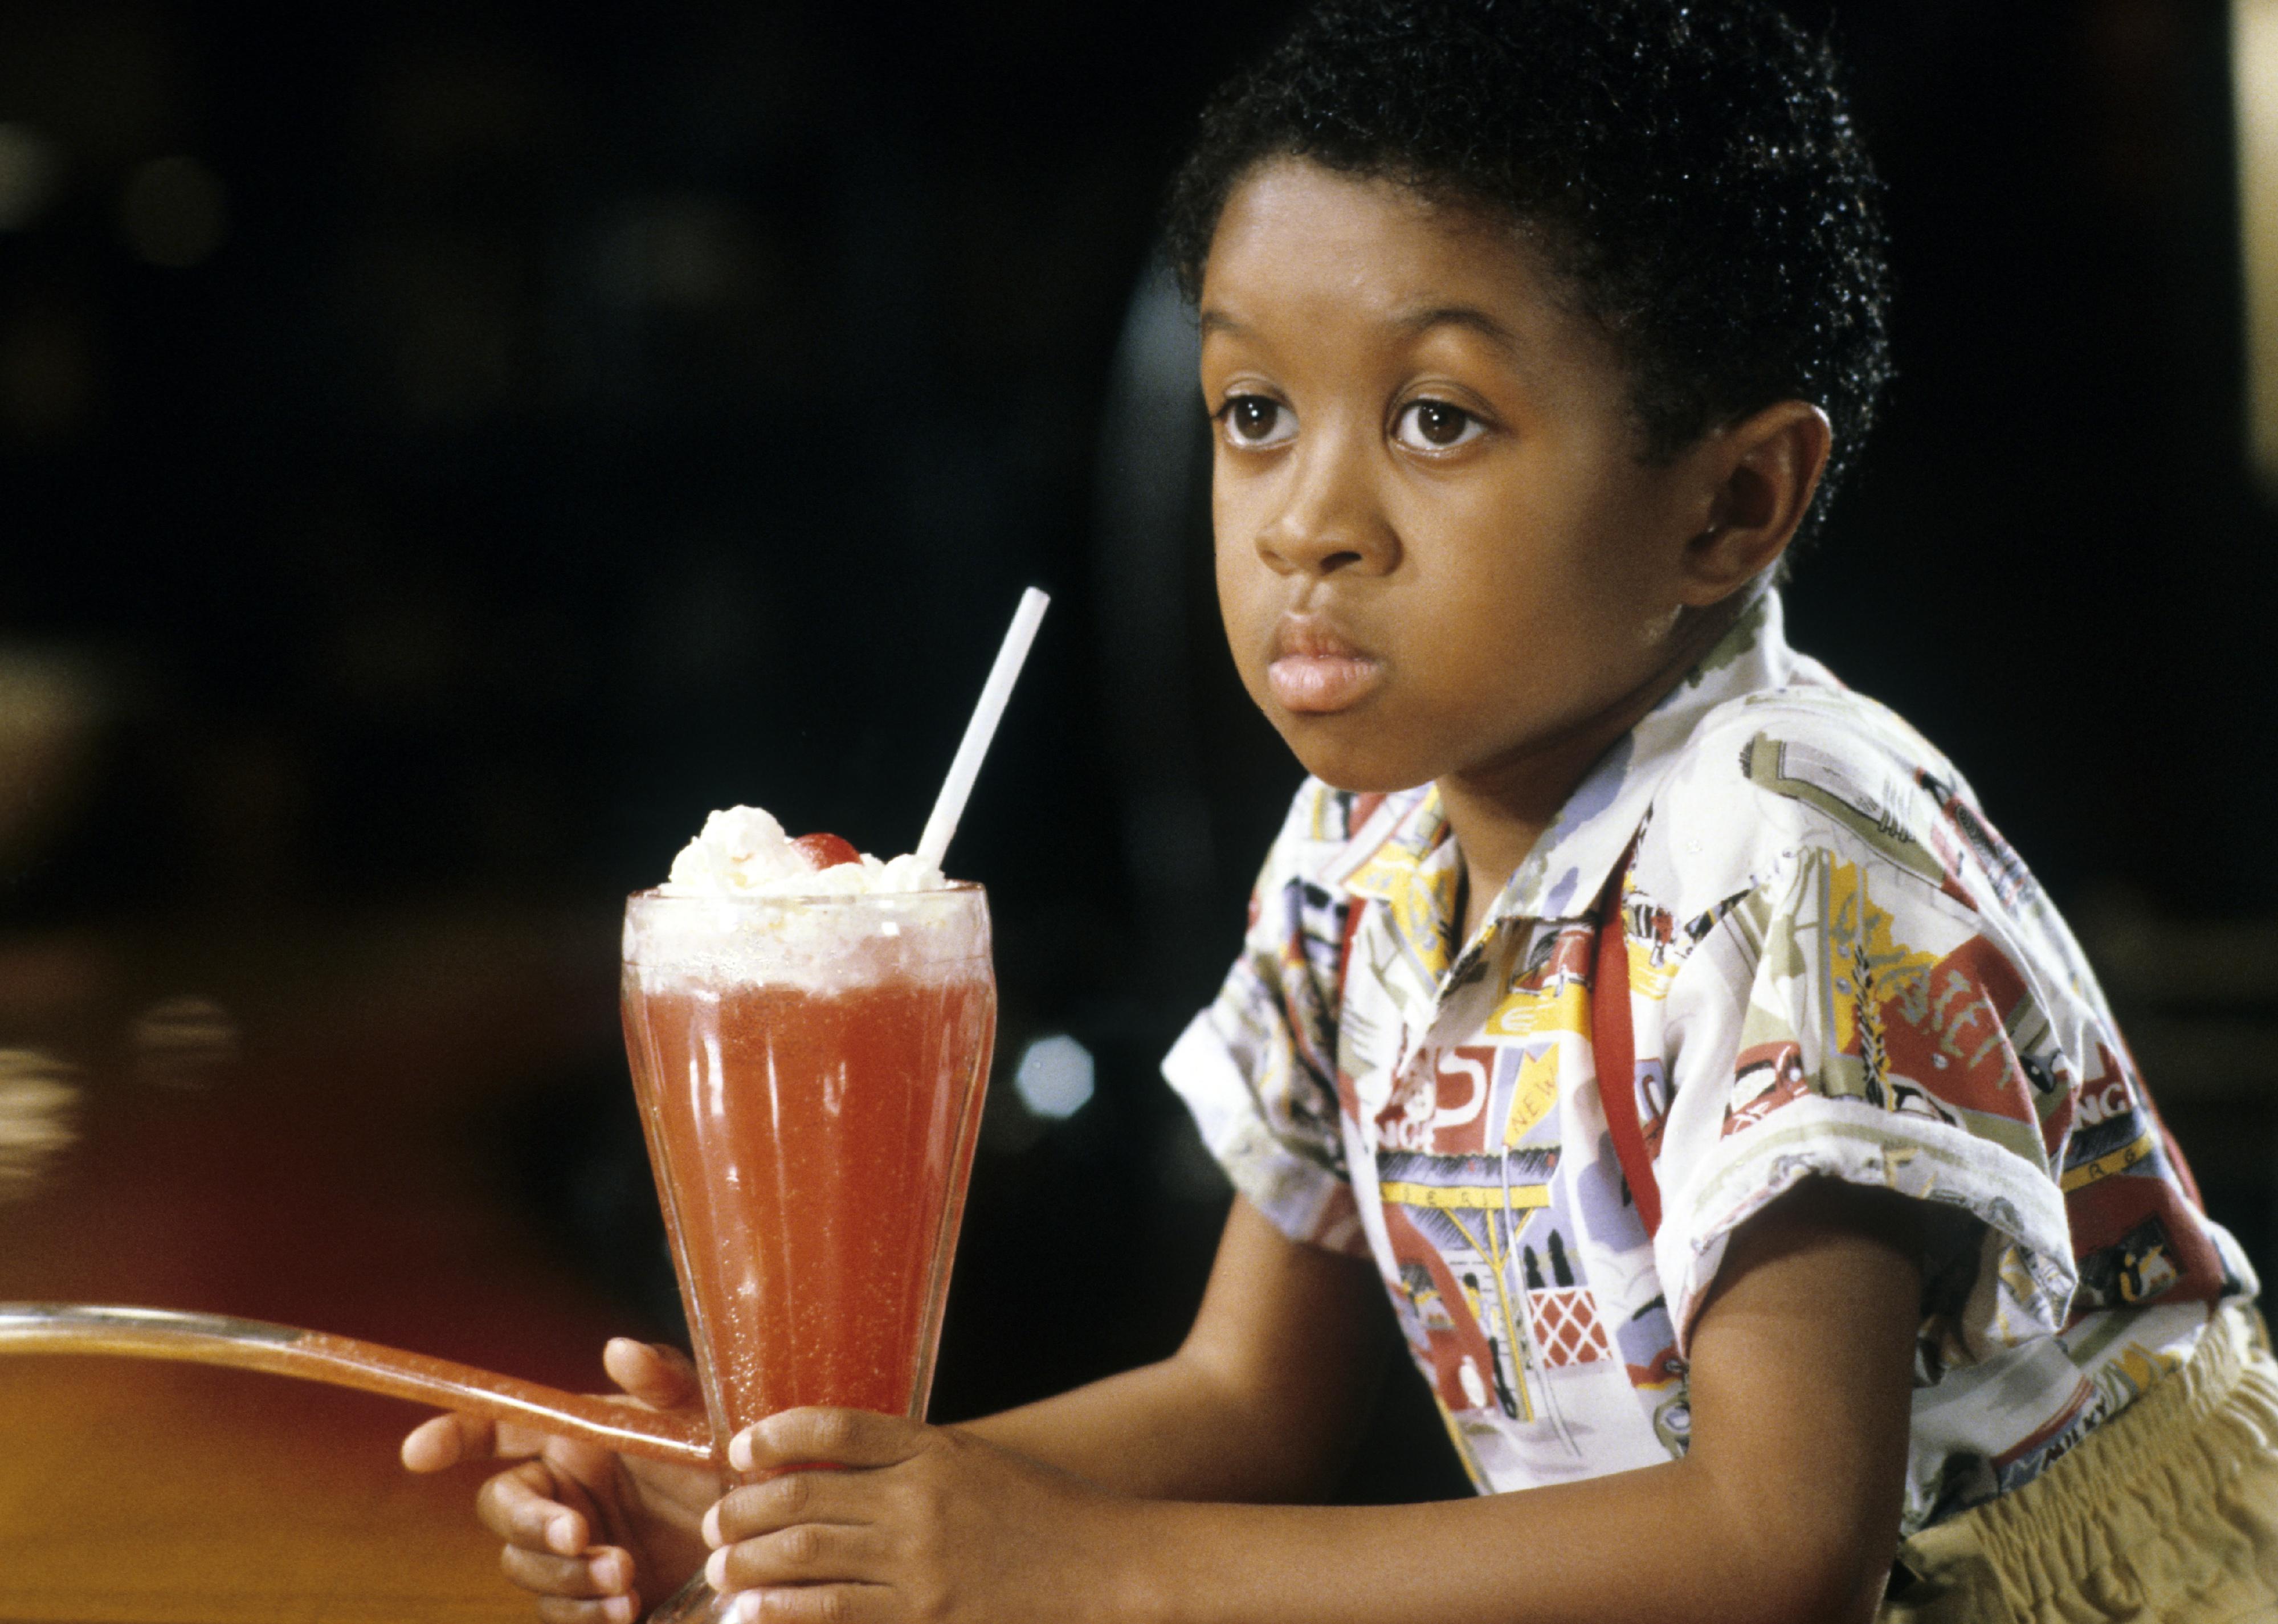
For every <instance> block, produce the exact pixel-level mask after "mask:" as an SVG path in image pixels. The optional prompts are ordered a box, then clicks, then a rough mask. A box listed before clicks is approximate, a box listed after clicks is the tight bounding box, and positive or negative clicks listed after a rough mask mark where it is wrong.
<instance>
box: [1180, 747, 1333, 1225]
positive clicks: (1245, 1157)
mask: <svg viewBox="0 0 2278 1624" xmlns="http://www.w3.org/2000/svg"><path fill="white" fill-rule="evenodd" d="M1340 799H1341V798H1339V797H1337V796H1336V795H1335V793H1334V792H1332V791H1329V790H1328V789H1326V786H1324V785H1319V784H1317V783H1314V782H1311V781H1310V780H1309V781H1308V782H1307V784H1306V785H1305V786H1304V788H1303V789H1302V790H1300V791H1299V792H1298V795H1297V800H1296V804H1295V805H1294V806H1292V808H1290V815H1289V819H1288V823H1286V824H1285V825H1284V826H1283V829H1282V831H1281V834H1280V838H1279V839H1276V840H1275V841H1274V844H1273V850H1272V851H1271V852H1269V853H1268V854H1267V855H1266V859H1265V869H1264V870H1263V871H1262V872H1261V873H1260V874H1259V876H1258V879H1257V888H1256V890H1255V891H1253V892H1251V895H1250V926H1249V929H1248V931H1247V932H1246V933H1245V935H1244V937H1243V939H1242V953H1241V954H1240V956H1239V957H1237V958H1236V959H1235V962H1234V968H1233V969H1231V970H1230V971H1229V972H1228V973H1227V978H1226V983H1225V985H1224V986H1222V987H1221V988H1220V989H1219V995H1218V997H1217V999H1216V1000H1213V1001H1212V1004H1211V1005H1210V1007H1208V1008H1206V1009H1204V1011H1203V1012H1202V1013H1201V1014H1199V1015H1196V1017H1195V1018H1194V1020H1193V1021H1192V1022H1191V1023H1189V1025H1188V1027H1187V1030H1186V1031H1185V1032H1184V1033H1183V1034H1182V1035H1181V1037H1180V1038H1179V1040H1178V1042H1177V1043H1176V1044H1175V1045H1173V1047H1172V1049H1171V1052H1170V1053H1169V1055H1168V1056H1166V1058H1165V1060H1164V1061H1163V1075H1164V1076H1165V1078H1166V1079H1167V1080H1168V1081H1169V1083H1170V1084H1171V1086H1172V1087H1173V1089H1174V1090H1176V1091H1177V1092H1178V1093H1179V1095H1180V1097H1181V1099H1184V1100H1185V1101H1186V1103H1187V1107H1188V1109H1189V1110H1190V1111H1192V1112H1193V1113H1194V1118H1195V1124H1196V1128H1197V1129H1199V1130H1201V1133H1202V1138H1203V1143H1204V1145H1206V1146H1208V1147H1209V1149H1210V1153H1211V1154H1212V1156H1213V1157H1215V1158H1216V1159H1217V1161H1218V1162H1219V1166H1220V1167H1222V1168H1225V1169H1226V1173H1227V1177H1228V1178H1229V1179H1231V1180H1232V1181H1233V1183H1234V1187H1235V1189H1236V1190H1237V1191H1241V1193H1242V1195H1244V1196H1246V1197H1247V1198H1248V1199H1249V1200H1250V1204H1251V1205H1252V1206H1254V1207H1257V1209H1258V1211H1260V1212H1261V1213H1263V1214H1265V1216H1266V1217H1267V1218H1268V1219H1269V1220H1271V1221H1272V1222H1273V1224H1274V1226H1275V1227H1276V1228H1277V1229H1280V1231H1281V1232H1282V1233H1283V1234H1285V1235H1287V1236H1288V1237H1290V1238H1291V1239H1293V1240H1296V1241H1300V1242H1303V1243H1305V1244H1307V1245H1316V1246H1323V1247H1326V1248H1328V1249H1330V1250H1333V1251H1338V1252H1352V1253H1356V1254H1365V1252H1366V1250H1367V1243H1366V1240H1365V1237H1364V1236H1363V1235H1362V1233H1361V1230H1360V1225H1359V1222H1358V1218H1357V1212H1356V1209H1355V1207H1354V1203H1353V1193H1352V1185H1351V1184H1350V1182H1349V1176H1348V1175H1347V1172H1346V1168H1345V1156H1344V1141H1343V1137H1342V1131H1341V1128H1340V1125H1339V1106H1338V1095H1337V1084H1336V1047H1337V1046H1336V1010H1337V977H1338V974H1339V971H1340V969H1341V964H1340V960H1341V957H1342V946H1343V921H1344V915H1345V909H1346V908H1349V906H1350V902H1349V899H1347V898H1346V897H1344V896H1343V895H1342V893H1341V892H1334V893H1333V892H1330V891H1328V890H1326V889H1325V888H1323V887H1322V886H1321V885H1319V884H1318V883H1317V882H1316V881H1314V880H1313V879H1312V878H1311V872H1312V869H1314V867H1315V866H1316V864H1317V863H1318V862H1319V860H1320V858H1321V856H1322V855H1323V854H1325V853H1326V851H1329V850H1333V849H1334V841H1325V840H1324V839H1321V838H1320V831H1322V830H1323V829H1324V827H1325V825H1326V826H1332V827H1334V828H1335V829H1336V830H1338V831H1342V819H1343V816H1344V809H1343V808H1342V807H1341V806H1339V805H1337V804H1335V803H1336V801H1338V800H1340Z"/></svg>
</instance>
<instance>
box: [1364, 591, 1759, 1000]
mask: <svg viewBox="0 0 2278 1624" xmlns="http://www.w3.org/2000/svg"><path fill="white" fill-rule="evenodd" d="M1795 659H1796V656H1795V655H1794V653H1793V651H1792V650H1791V649H1790V648H1789V647H1788V645H1787V637H1786V626H1785V615H1784V613H1783V610H1782V608H1781V604H1780V596H1779V594H1778V592H1777V591H1776V590H1767V591H1765V592H1764V593H1763V594H1762V595H1760V596H1759V597H1758V598H1757V599H1756V601H1754V603H1752V604H1750V605H1749V606H1748V608H1747V609H1744V610H1742V611H1741V613H1740V617H1739V619H1737V620H1735V621H1734V622H1733V623H1732V624H1731V628H1730V629H1729V630H1727V631H1726V632H1725V633H1724V636H1723V637H1722V638H1720V639H1718V640H1717V641H1716V647H1713V648H1711V649H1710V650H1709V652H1708V654H1707V655H1704V656H1702V658H1701V663H1699V664H1698V665H1696V666H1694V667H1693V669H1692V670H1690V671H1688V672H1687V673H1686V676H1685V678H1684V679H1683V680H1682V681H1680V682H1679V683H1678V685H1677V686H1675V687H1673V688H1671V689H1670V691H1669V692H1668V693H1665V694H1663V696H1662V698H1661V700H1660V701H1659V702H1658V703H1656V704H1655V706H1654V708H1653V709H1651V710H1650V711H1648V712H1647V714H1646V715H1645V716H1644V717H1643V718H1642V719H1641V720H1640V721H1639V723H1638V724H1637V725H1636V726H1634V727H1632V729H1631V730H1630V731H1629V732H1626V733H1624V734H1623V735H1622V737H1621V738H1620V739H1617V740H1615V741H1614V744H1613V746H1612V747H1611V748H1609V750H1607V752H1606V753H1605V754H1604V755H1601V756H1600V757H1599V758H1598V761H1597V762H1596V764H1595V765H1594V766H1593V767H1592V768H1591V769H1590V770H1589V772H1588V773H1586V775H1585V776H1584V777H1583V779H1582V782H1581V783H1580V784H1579V785H1576V786H1575V789H1574V793H1572V794H1571V795H1569V796H1568V797H1567V798H1566V804H1565V805H1564V806H1563V807H1561V808H1559V811H1558V816H1557V817H1556V819H1555V820H1554V821H1553V822H1552V823H1551V825H1550V827H1549V828H1548V829H1547V830H1545V831H1543V833H1542V838H1541V839H1540V840H1538V841H1536V842H1535V846H1534V849H1533V851H1532V852H1530V853H1529V854H1527V858H1526V861H1525V862H1522V863H1521V864H1519V866H1518V869H1517V872H1516V873H1514V874H1513V875H1512V876H1511V877H1510V882H1509V883H1508V884H1506V885H1504V886H1503V888H1502V895H1501V896H1499V897H1497V898H1496V899H1495V904H1494V908H1492V909H1491V910H1490V911H1489V915H1488V916H1489V918H1490V919H1492V920H1502V919H1507V918H1527V919H1565V918H1574V917H1579V915H1583V914H1585V913H1586V912H1588V911H1589V908H1591V906H1592V904H1593V903H1594V902H1595V901H1596V900H1597V897H1598V893H1599V892H1601V891H1602V890H1604V889H1605V885H1606V878H1607V876H1609V874H1611V873H1612V872H1613V868H1614V864H1615V863H1616V862H1618V861H1620V858H1621V855H1622V854H1623V852H1624V851H1625V850H1627V849H1628V847H1629V843H1630V839H1631V837H1632V836H1633V835H1634V834H1636V833H1637V831H1638V825H1639V824H1640V823H1643V822H1644V821H1645V815H1646V808H1647V807H1648V806H1649V805H1651V804H1652V801H1653V797H1654V794H1655V792H1656V791H1657V790H1659V789H1660V787H1661V784H1662V780H1663V778H1667V777H1668V776H1669V770H1670V767H1671V766H1673V765H1674V764H1675V763H1676V761H1677V756H1678V752H1679V751H1680V750H1682V749H1683V748H1684V747H1685V743H1686V740H1687V739H1690V738H1691V737H1692V736H1693V729H1694V728H1695V727H1697V726H1698V725H1699V724H1700V723H1701V718H1702V717H1703V716H1707V715H1708V714H1709V712H1710V711H1712V710H1714V709H1716V708H1717V707H1718V706H1719V705H1723V704H1724V703H1726V702H1727V701H1731V700H1735V699H1738V698H1739V697H1740V696H1741V695H1743V694H1747V693H1754V692H1756V691H1757V690H1759V689H1762V688H1772V687H1777V686H1781V685H1782V684H1784V683H1785V682H1787V681H1788V680H1789V679H1790V678H1791V676H1792V675H1793V672H1794V670H1795ZM1447 832H1448V820H1447V816H1446V814H1445V813H1444V812H1443V811H1442V810H1441V806H1440V794H1439V791H1438V790H1437V789H1435V788H1434V787H1433V786H1432V785H1428V784H1427V785H1423V786H1422V787H1421V788H1418V789H1413V790H1408V791H1405V792H1403V793H1400V794H1397V795H1389V796H1387V797H1386V798H1385V800H1384V801H1383V803H1382V804H1381V805H1380V806H1379V807H1378V808H1375V810H1374V811H1373V813H1372V815H1371V816H1368V817H1367V818H1366V819H1365V820H1364V821H1363V822H1362V823H1361V826H1360V827H1359V828H1358V829H1357V831H1355V832H1354V835H1353V838H1352V839H1349V840H1347V841H1346V842H1344V843H1343V844H1342V846H1338V847H1337V848H1336V850H1335V852H1334V854H1332V855H1331V856H1330V858H1329V859H1328V861H1327V862H1325V863H1324V864H1323V865H1322V868H1321V869H1320V878H1321V880H1322V882H1323V883H1324V884H1325V885H1330V886H1341V887H1342V888H1343V889H1344V890H1345V891H1347V892H1349V893H1351V894H1352V895H1354V896H1360V897H1370V898H1374V899H1378V900H1383V901H1385V902H1387V903H1388V904H1390V905H1391V906H1392V908H1393V911H1394V913H1395V915H1397V916H1398V922H1399V923H1402V924H1403V931H1402V934H1403V936H1404V937H1405V936H1410V935H1412V936H1414V937H1415V938H1417V940H1416V943H1415V946H1417V947H1418V949H1419V950H1420V949H1423V948H1424V947H1425V946H1426V942H1427V941H1430V942H1444V941H1445V939H1446V931H1447V920H1448V918H1449V915H1452V913H1453V912H1454V908H1455V885H1456V875H1455V865H1454V858H1453V851H1452V848H1451V847H1450V846H1449V842H1448V839H1447ZM1427 914H1434V915H1436V923H1433V925H1431V926H1430V927H1429V928H1427V927H1426V915H1427ZM1410 915H1413V917H1410ZM1441 955H1442V956H1443V955H1444V949H1442V950H1441Z"/></svg>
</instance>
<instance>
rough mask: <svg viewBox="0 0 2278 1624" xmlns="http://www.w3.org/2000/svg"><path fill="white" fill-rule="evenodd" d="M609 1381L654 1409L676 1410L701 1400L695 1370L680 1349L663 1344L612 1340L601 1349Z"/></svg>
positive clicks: (620, 1339) (603, 1364) (602, 1366)
mask: <svg viewBox="0 0 2278 1624" xmlns="http://www.w3.org/2000/svg"><path fill="white" fill-rule="evenodd" d="M601 1368H602V1369H604V1370H606V1371H608V1373H609V1380H611V1381H612V1382H615V1383H616V1384H617V1385H618V1386H619V1387H622V1388H623V1389H624V1390H625V1391H626V1392H628V1393H630V1394H631V1395H632V1396H633V1397H634V1398H638V1399H639V1400H640V1401H641V1402H642V1403H643V1404H645V1405H647V1406H650V1407H651V1408H652V1409H658V1410H677V1409H679V1408H681V1407H683V1406H686V1405H692V1404H694V1403H696V1402H697V1400H698V1398H699V1392H698V1389H697V1382H696V1367H695V1366H694V1365H692V1364H691V1363H690V1362H689V1359H688V1355H686V1354H685V1353H683V1352H681V1351H680V1350H679V1349H678V1348H674V1347H667V1346H666V1345H664V1344H662V1343H657V1342H636V1341H634V1340H633V1339H632V1338H631V1337H611V1338H610V1339H609V1343H608V1346H607V1347H605V1348H603V1349H602V1350H601Z"/></svg>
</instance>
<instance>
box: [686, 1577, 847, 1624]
mask: <svg viewBox="0 0 2278 1624" xmlns="http://www.w3.org/2000/svg"><path fill="white" fill-rule="evenodd" d="M887 1597H888V1591H887V1590H886V1587H885V1586H883V1585H877V1584H793V1585H784V1586H779V1587H778V1588H776V1589H775V1590H745V1591H742V1592H741V1593H739V1594H738V1595H737V1596H736V1597H734V1598H733V1599H732V1600H730V1603H729V1605H728V1607H727V1610H726V1611H725V1612H724V1613H722V1614H721V1620H722V1624H868V1620H873V1619H883V1618H884V1617H885V1616H886V1613H885V1611H884V1608H885V1604H886V1600H887Z"/></svg>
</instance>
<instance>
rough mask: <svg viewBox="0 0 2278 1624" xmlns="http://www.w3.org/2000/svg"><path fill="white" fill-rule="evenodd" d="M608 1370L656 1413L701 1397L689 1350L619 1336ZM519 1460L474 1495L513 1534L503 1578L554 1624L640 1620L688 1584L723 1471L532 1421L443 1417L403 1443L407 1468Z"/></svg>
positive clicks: (490, 1521)
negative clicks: (644, 1454) (624, 1449)
mask: <svg viewBox="0 0 2278 1624" xmlns="http://www.w3.org/2000/svg"><path fill="white" fill-rule="evenodd" d="M601 1364H602V1367H603V1368H604V1369H606V1370H607V1371H608V1374H609V1379H610V1380H612V1381H614V1382H615V1383H617V1385H618V1386H620V1387H622V1388H623V1389H624V1390H625V1392H626V1393H627V1394H629V1395H630V1399H629V1400H628V1402H631V1403H634V1404H639V1405H643V1406H647V1407H648V1408H651V1409H658V1410H673V1409H680V1408H684V1407H686V1406H692V1405H694V1404H696V1403H698V1402H699V1399H698V1397H697V1386H696V1373H695V1371H694V1369H693V1368H692V1367H691V1366H690V1364H689V1362H688V1360H687V1358H686V1356H685V1355H684V1354H682V1353H681V1352H679V1351H678V1350H677V1349H673V1348H665V1347H657V1346H653V1345H651V1344H647V1343H642V1342H635V1341H632V1340H631V1339H630V1338H628V1337H617V1338H615V1339H614V1340H612V1341H611V1342H610V1343H609V1344H608V1347H607V1348H606V1349H604V1350H603V1352H602V1355H601ZM475 1459H501V1460H520V1461H521V1462H522V1464H521V1465H519V1466H516V1467H513V1468H511V1469H510V1470H508V1471H504V1472H501V1473H500V1474H499V1475H497V1476H495V1477H493V1478H492V1479H490V1481H489V1482H485V1484H484V1485H483V1486H482V1489H481V1490H480V1491H479V1492H478V1494H477V1496H476V1497H475V1514H476V1516H477V1517H478V1519H479V1520H480V1521H481V1522H482V1525H483V1526H484V1527H485V1528H488V1529H489V1530H490V1531H491V1532H492V1533H493V1534H495V1535H497V1536H499V1537H500V1538H501V1539H502V1540H504V1541H505V1542H506V1549H505V1551H503V1552H501V1561H500V1565H501V1567H503V1568H504V1569H505V1572H506V1576H507V1577H508V1579H510V1580H512V1581H513V1582H515V1583H516V1584H518V1585H520V1586H521V1587H522V1588H523V1589H524V1590H528V1591H530V1592H531V1593H532V1594H533V1595H535V1596H537V1597H538V1598H539V1604H538V1615H539V1618H540V1619H542V1620H545V1621H546V1624H632V1620H634V1619H636V1618H638V1617H639V1616H640V1613H641V1611H642V1609H643V1608H645V1607H646V1606H649V1605H654V1603H656V1602H659V1601H661V1600H662V1599H663V1598H664V1597H667V1596H669V1595H670V1594H672V1592H673V1591H674V1590H677V1589H678V1588H679V1587H680V1586H681V1585H682V1584H684V1583H685V1582H687V1579H688V1576H689V1575H690V1574H692V1573H694V1572H695V1571H696V1568H697V1565H698V1563H699V1562H700V1561H701V1560H702V1559H703V1556H704V1541H703V1537H702V1534H701V1532H700V1528H701V1520H702V1517H703V1514H704V1508H705V1507H706V1506H707V1505H710V1504H711V1503H712V1502H713V1501H714V1500H715V1499H716V1498H718V1496H719V1493H720V1488H721V1484H720V1480H719V1477H718V1475H716V1474H715V1473H714V1472H712V1471H711V1470H709V1469H708V1468H707V1467H688V1466H674V1465H670V1464H668V1463H664V1462H660V1461H654V1460H644V1459H638V1458H637V1457H634V1456H630V1455H617V1454H614V1453H612V1452H609V1451H608V1450H606V1449H603V1448H601V1447H600V1446H599V1445H598V1444H579V1443H572V1442H571V1441H569V1439H566V1438H557V1437H552V1436H548V1435H547V1434H545V1433H542V1432H539V1431H537V1430H536V1429H531V1428H527V1427H516V1426H511V1425H504V1426H502V1425H499V1424H497V1423H494V1422H492V1421H485V1420H483V1419H481V1418H479V1417H477V1416H472V1415H457V1414H450V1415H438V1416H436V1417H434V1418H433V1419H432V1420H430V1421H425V1422H424V1423H422V1424H421V1425H420V1426H419V1427H418V1428H417V1429H415V1430H413V1431H412V1433H411V1434H410V1435H409V1436H407V1437H406V1438H405V1439H404V1440H403V1464H404V1465H405V1466H407V1467H410V1468H411V1469H412V1470H413V1471H415V1472H440V1471H442V1470H444V1469H445V1468H447V1467H454V1466H456V1465H457V1464H458V1463H459V1462H461V1461H462V1460H475Z"/></svg>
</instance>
